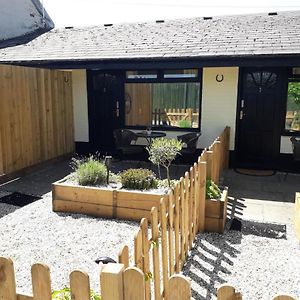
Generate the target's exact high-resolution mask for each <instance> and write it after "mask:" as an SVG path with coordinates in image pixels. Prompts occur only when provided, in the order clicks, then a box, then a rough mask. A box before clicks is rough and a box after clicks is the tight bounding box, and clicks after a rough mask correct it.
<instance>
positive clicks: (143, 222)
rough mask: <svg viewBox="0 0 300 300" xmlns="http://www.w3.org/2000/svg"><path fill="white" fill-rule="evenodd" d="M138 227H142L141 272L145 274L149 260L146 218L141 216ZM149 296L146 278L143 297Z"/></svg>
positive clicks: (148, 267) (148, 285)
mask: <svg viewBox="0 0 300 300" xmlns="http://www.w3.org/2000/svg"><path fill="white" fill-rule="evenodd" d="M140 228H141V229H142V235H143V236H142V247H143V249H142V251H143V272H144V273H145V275H148V274H150V261H149V251H150V245H149V239H148V220H147V219H146V218H143V219H142V220H141V225H140ZM150 298H151V290H150V280H147V281H146V283H145V299H146V300H149V299H150Z"/></svg>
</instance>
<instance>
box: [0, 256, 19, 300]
mask: <svg viewBox="0 0 300 300" xmlns="http://www.w3.org/2000/svg"><path fill="white" fill-rule="evenodd" d="M0 299H3V300H17V293H16V281H15V271H14V264H13V262H12V260H11V259H10V258H4V257H0Z"/></svg>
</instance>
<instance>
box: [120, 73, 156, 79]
mask: <svg viewBox="0 0 300 300" xmlns="http://www.w3.org/2000/svg"><path fill="white" fill-rule="evenodd" d="M126 78H127V79H155V78H157V72H156V71H127V72H126Z"/></svg>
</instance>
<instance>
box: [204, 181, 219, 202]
mask: <svg viewBox="0 0 300 300" xmlns="http://www.w3.org/2000/svg"><path fill="white" fill-rule="evenodd" d="M220 197H221V190H220V188H219V187H218V185H217V184H216V183H214V182H213V181H212V180H211V179H207V180H206V199H220Z"/></svg>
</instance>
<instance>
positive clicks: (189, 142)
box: [177, 132, 201, 155]
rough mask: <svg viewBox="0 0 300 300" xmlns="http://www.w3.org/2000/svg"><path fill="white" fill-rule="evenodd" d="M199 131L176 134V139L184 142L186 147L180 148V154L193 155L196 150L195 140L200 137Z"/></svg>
mask: <svg viewBox="0 0 300 300" xmlns="http://www.w3.org/2000/svg"><path fill="white" fill-rule="evenodd" d="M200 135H201V134H200V133H195V132H192V133H186V134H182V135H178V136H177V139H178V140H179V141H182V142H183V143H184V144H186V147H184V148H182V150H181V151H180V153H181V154H182V155H193V154H195V153H196V151H197V142H198V139H199V137H200Z"/></svg>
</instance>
